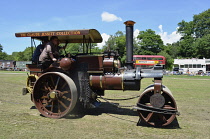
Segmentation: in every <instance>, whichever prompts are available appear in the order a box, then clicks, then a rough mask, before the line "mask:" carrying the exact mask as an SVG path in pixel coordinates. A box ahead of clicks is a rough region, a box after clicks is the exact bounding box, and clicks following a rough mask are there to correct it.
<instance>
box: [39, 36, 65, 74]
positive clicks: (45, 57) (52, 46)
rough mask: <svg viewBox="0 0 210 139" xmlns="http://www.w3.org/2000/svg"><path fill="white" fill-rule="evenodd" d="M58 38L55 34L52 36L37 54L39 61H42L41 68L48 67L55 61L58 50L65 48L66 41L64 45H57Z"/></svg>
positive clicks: (57, 56)
mask: <svg viewBox="0 0 210 139" xmlns="http://www.w3.org/2000/svg"><path fill="white" fill-rule="evenodd" d="M59 43H60V42H59V39H58V37H57V36H52V37H51V38H50V42H48V43H47V44H46V46H45V48H44V50H43V51H42V53H41V55H40V56H39V61H40V62H41V63H42V68H43V70H44V69H46V68H48V67H49V66H50V65H51V64H52V63H53V62H56V61H57V60H58V58H59V57H60V54H59V50H60V49H65V47H66V46H67V44H68V43H66V44H65V46H64V47H59Z"/></svg>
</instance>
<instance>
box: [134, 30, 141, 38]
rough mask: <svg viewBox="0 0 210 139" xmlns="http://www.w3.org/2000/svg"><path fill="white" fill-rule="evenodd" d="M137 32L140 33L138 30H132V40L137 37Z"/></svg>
mask: <svg viewBox="0 0 210 139" xmlns="http://www.w3.org/2000/svg"><path fill="white" fill-rule="evenodd" d="M139 32H140V30H138V29H135V30H134V33H133V36H134V38H137V36H138V35H139Z"/></svg>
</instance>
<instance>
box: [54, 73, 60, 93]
mask: <svg viewBox="0 0 210 139" xmlns="http://www.w3.org/2000/svg"><path fill="white" fill-rule="evenodd" d="M59 81H60V76H59V77H58V80H57V82H56V85H55V90H56V89H57V87H58V83H59Z"/></svg>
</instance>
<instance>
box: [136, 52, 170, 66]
mask: <svg viewBox="0 0 210 139" xmlns="http://www.w3.org/2000/svg"><path fill="white" fill-rule="evenodd" d="M133 60H134V67H135V68H136V67H141V68H152V67H153V66H154V65H157V64H160V65H163V68H164V67H165V64H166V58H165V57H164V56H160V55H134V56H133Z"/></svg>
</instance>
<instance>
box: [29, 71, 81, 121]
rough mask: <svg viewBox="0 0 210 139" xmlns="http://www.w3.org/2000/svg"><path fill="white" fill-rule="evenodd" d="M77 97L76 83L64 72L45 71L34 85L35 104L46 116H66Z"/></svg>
mask: <svg viewBox="0 0 210 139" xmlns="http://www.w3.org/2000/svg"><path fill="white" fill-rule="evenodd" d="M77 98H78V96H77V88H76V85H75V83H74V82H73V80H72V79H71V78H70V77H69V76H67V75H65V74H63V73H59V72H48V73H45V74H43V75H42V76H40V78H39V79H38V80H37V82H36V84H35V85H34V89H33V101H34V104H35V106H36V108H37V109H38V110H39V112H40V113H41V114H42V115H43V116H45V117H49V118H61V117H64V116H66V115H67V114H69V113H70V112H71V111H72V110H73V109H74V107H75V105H76V103H77Z"/></svg>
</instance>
